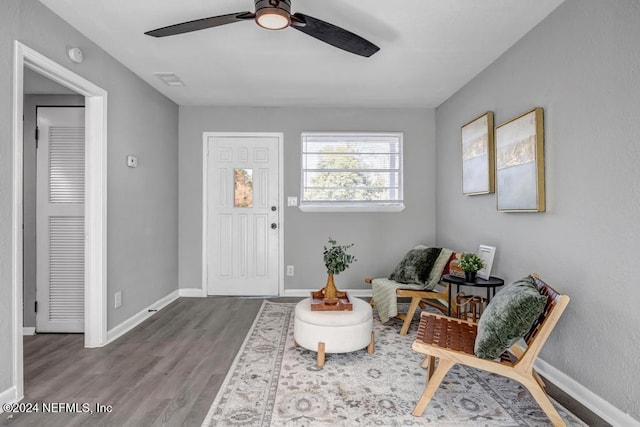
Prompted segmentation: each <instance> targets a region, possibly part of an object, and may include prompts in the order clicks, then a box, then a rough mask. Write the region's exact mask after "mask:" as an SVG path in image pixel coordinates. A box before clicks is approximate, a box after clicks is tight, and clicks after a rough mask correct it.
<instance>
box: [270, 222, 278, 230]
mask: <svg viewBox="0 0 640 427" xmlns="http://www.w3.org/2000/svg"><path fill="white" fill-rule="evenodd" d="M276 228H278V224H276V223H275V222H272V223H271V229H272V230H275V229H276Z"/></svg>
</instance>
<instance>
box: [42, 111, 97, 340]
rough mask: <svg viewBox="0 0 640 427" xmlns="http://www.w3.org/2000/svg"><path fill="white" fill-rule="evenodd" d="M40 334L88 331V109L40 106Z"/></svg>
mask: <svg viewBox="0 0 640 427" xmlns="http://www.w3.org/2000/svg"><path fill="white" fill-rule="evenodd" d="M37 116H38V118H37V122H38V130H39V140H38V150H37V157H38V164H37V175H38V177H37V203H36V205H37V208H36V209H37V212H36V221H37V225H36V227H37V228H36V236H37V237H36V238H37V258H38V259H37V268H38V271H37V293H36V299H37V301H38V312H37V315H36V323H37V327H36V329H37V331H38V332H84V240H85V239H84V175H85V174H84V165H85V158H84V148H85V141H84V108H83V107H39V108H38V111H37Z"/></svg>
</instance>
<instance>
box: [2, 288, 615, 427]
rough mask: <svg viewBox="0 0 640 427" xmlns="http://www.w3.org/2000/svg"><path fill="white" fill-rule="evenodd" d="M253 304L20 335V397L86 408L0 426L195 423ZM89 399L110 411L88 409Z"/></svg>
mask: <svg viewBox="0 0 640 427" xmlns="http://www.w3.org/2000/svg"><path fill="white" fill-rule="evenodd" d="M298 300H299V298H294V299H292V298H280V299H278V301H281V302H292V301H298ZM261 304H262V299H260V298H232V297H209V298H180V299H179V300H177V301H175V302H173V303H172V304H170V305H169V306H167V307H166V308H164V309H163V310H161V311H160V312H159V313H157V314H156V315H154V316H153V317H151V318H150V319H148V320H146V321H145V322H144V323H142V324H141V325H139V326H138V327H136V328H135V329H133V330H132V331H131V332H129V333H128V334H126V335H124V336H123V337H121V338H120V339H118V340H116V341H115V342H113V343H111V344H109V345H108V346H106V347H103V348H98V349H85V348H84V347H83V344H84V337H83V335H81V334H41V335H35V336H28V337H24V357H25V360H24V372H25V399H24V400H23V401H22V402H25V403H26V402H38V403H40V404H42V402H47V403H62V404H65V403H66V404H72V403H77V404H78V405H82V404H83V403H87V404H89V408H90V409H91V410H92V411H93V413H92V414H88V413H69V412H59V413H47V414H45V413H43V412H42V410H41V411H40V412H39V413H31V414H13V416H11V414H8V413H6V412H5V413H3V414H0V426H51V427H58V426H60V427H62V426H65V427H66V426H105V427H106V426H118V427H119V426H136V427H137V426H200V425H201V423H202V420H203V419H204V417H205V416H206V414H207V412H208V410H209V407H210V406H211V403H212V402H213V400H214V398H215V396H216V393H217V392H218V390H219V388H220V386H221V385H222V382H223V381H224V378H225V376H226V375H227V372H228V370H229V368H230V367H231V364H232V362H233V360H234V358H235V355H236V354H237V352H238V350H239V349H240V346H241V345H242V342H243V340H244V338H245V336H246V334H247V332H248V330H249V328H250V327H251V324H252V323H253V320H254V319H255V317H256V314H257V313H258V310H259V308H260V305H261ZM549 391H550V394H551V395H552V396H553V397H554V398H556V400H558V401H559V402H561V403H562V404H563V405H564V406H565V407H567V408H568V409H569V410H571V411H572V412H573V413H575V414H576V415H578V416H579V417H581V418H582V419H583V420H584V421H585V422H587V424H589V425H590V426H600V425H607V424H606V423H605V422H603V421H602V420H601V419H600V418H598V417H597V416H595V415H594V414H593V413H592V412H590V411H589V410H588V409H587V408H585V407H583V406H582V405H580V404H579V403H577V402H575V401H574V400H572V399H571V398H570V397H569V396H567V395H566V394H564V393H562V391H560V390H558V389H557V388H555V387H553V386H552V385H551V387H549ZM96 404H102V405H111V406H112V407H113V409H112V412H110V413H96ZM53 409H55V407H53ZM78 410H79V411H81V410H82V409H81V408H79V409H78Z"/></svg>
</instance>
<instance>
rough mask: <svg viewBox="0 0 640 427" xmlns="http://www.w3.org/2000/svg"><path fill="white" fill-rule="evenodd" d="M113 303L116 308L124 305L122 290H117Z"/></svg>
mask: <svg viewBox="0 0 640 427" xmlns="http://www.w3.org/2000/svg"><path fill="white" fill-rule="evenodd" d="M113 305H114V307H115V308H120V307H121V306H122V291H118V292H116V294H115V298H114V302H113Z"/></svg>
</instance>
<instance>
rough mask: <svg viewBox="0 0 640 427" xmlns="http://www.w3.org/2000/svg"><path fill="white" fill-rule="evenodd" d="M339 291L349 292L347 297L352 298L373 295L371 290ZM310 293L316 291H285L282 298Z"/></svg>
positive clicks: (308, 294) (305, 295)
mask: <svg viewBox="0 0 640 427" xmlns="http://www.w3.org/2000/svg"><path fill="white" fill-rule="evenodd" d="M340 290H341V291H347V292H349V295H351V296H354V297H371V296H373V293H372V291H371V289H340ZM311 291H317V289H285V290H284V295H281V296H283V297H308V296H310V295H311V294H310V292H311Z"/></svg>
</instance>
